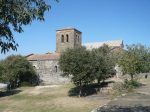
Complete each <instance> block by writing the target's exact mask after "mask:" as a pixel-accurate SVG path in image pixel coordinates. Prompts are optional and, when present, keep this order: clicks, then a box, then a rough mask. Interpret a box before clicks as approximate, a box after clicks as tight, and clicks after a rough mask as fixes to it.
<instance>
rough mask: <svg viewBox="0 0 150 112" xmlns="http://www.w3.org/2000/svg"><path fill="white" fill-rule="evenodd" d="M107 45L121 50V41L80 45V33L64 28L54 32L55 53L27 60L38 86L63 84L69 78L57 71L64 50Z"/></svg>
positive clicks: (38, 55) (30, 57)
mask: <svg viewBox="0 0 150 112" xmlns="http://www.w3.org/2000/svg"><path fill="white" fill-rule="evenodd" d="M103 44H107V45H108V46H110V47H111V48H113V49H114V50H115V49H118V48H119V49H122V48H123V41H109V42H108V41H107V42H104V43H102V42H98V43H88V44H85V45H84V44H83V45H82V32H80V31H79V30H77V29H75V28H64V29H59V30H56V52H54V53H46V54H30V55H28V56H26V57H27V60H28V61H30V62H31V63H32V65H33V66H34V67H35V70H36V72H37V75H38V76H39V79H40V84H42V85H48V84H64V83H67V82H69V81H70V79H69V78H66V77H62V76H61V74H62V71H60V69H59V62H58V60H59V58H60V56H61V54H62V53H63V52H64V51H65V50H66V49H73V48H76V47H81V46H85V47H86V48H87V49H89V50H90V49H93V48H98V47H101V46H102V45H103Z"/></svg>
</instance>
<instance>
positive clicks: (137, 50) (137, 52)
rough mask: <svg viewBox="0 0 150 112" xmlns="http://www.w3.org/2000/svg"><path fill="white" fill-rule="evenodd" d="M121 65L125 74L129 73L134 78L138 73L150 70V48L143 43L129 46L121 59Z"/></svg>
mask: <svg viewBox="0 0 150 112" xmlns="http://www.w3.org/2000/svg"><path fill="white" fill-rule="evenodd" d="M119 65H120V66H121V68H122V72H123V74H129V75H130V76H131V79H132V80H133V79H134V76H135V75H136V74H138V73H145V72H149V71H150V49H149V48H147V47H145V46H143V45H141V44H133V45H130V46H127V49H126V51H124V53H123V55H122V57H121V59H120V60H119Z"/></svg>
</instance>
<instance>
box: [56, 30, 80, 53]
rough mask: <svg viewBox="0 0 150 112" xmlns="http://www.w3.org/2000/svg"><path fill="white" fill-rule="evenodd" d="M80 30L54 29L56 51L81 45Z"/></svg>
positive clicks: (60, 51)
mask: <svg viewBox="0 0 150 112" xmlns="http://www.w3.org/2000/svg"><path fill="white" fill-rule="evenodd" d="M81 43H82V32H80V31H79V30H77V29H75V28H64V29H60V30H56V52H57V53H62V52H64V51H65V50H66V49H68V48H69V49H71V48H76V47H81Z"/></svg>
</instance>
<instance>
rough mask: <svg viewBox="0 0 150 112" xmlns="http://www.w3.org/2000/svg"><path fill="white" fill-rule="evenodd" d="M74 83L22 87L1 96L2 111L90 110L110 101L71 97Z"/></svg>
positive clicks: (77, 111)
mask: <svg viewBox="0 0 150 112" xmlns="http://www.w3.org/2000/svg"><path fill="white" fill-rule="evenodd" d="M72 87H73V85H72V84H67V85H64V86H59V87H46V88H37V87H28V88H20V89H21V90H22V92H20V93H18V94H14V95H11V96H6V97H0V112H90V111H91V110H93V109H94V108H97V107H99V106H101V105H103V104H105V103H107V102H108V101H100V100H89V99H88V98H85V97H83V98H78V97H69V96H68V91H69V89H70V88H72Z"/></svg>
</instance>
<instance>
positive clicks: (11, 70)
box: [0, 55, 38, 87]
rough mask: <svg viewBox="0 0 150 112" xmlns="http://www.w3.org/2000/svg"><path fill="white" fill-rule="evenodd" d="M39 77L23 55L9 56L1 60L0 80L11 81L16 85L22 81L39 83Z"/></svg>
mask: <svg viewBox="0 0 150 112" xmlns="http://www.w3.org/2000/svg"><path fill="white" fill-rule="evenodd" d="M37 79H38V77H37V76H36V72H35V70H34V68H33V66H32V65H31V63H29V62H28V61H27V60H26V58H25V57H22V56H19V55H17V56H9V57H7V58H6V59H5V60H2V61H0V81H1V82H5V83H6V82H9V83H11V84H12V85H13V86H14V87H15V86H16V84H17V81H19V83H22V82H28V83H31V84H35V83H37V82H36V81H37Z"/></svg>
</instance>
